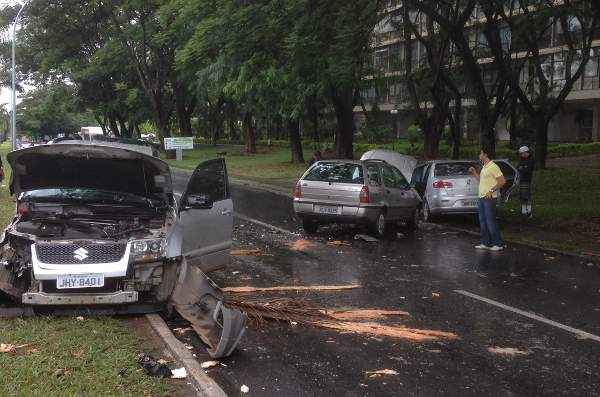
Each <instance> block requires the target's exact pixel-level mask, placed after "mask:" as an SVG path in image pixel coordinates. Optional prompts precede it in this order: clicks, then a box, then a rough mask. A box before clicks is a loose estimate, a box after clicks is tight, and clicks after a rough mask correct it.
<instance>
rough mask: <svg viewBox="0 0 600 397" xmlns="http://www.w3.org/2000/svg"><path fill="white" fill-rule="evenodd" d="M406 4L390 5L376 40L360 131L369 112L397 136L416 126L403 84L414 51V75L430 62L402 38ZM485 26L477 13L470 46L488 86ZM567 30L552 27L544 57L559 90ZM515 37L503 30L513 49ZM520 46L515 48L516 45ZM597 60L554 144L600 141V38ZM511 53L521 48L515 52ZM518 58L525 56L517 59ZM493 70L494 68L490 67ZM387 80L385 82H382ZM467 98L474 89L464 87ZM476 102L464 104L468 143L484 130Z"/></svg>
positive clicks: (553, 132)
mask: <svg viewBox="0 0 600 397" xmlns="http://www.w3.org/2000/svg"><path fill="white" fill-rule="evenodd" d="M400 12H401V1H399V0H388V1H387V2H386V7H385V10H384V12H383V13H382V14H381V15H382V17H381V20H380V22H379V24H378V25H377V27H376V28H375V32H374V35H373V41H372V44H371V46H372V50H373V51H372V59H371V64H370V65H369V66H370V68H369V69H370V70H371V71H375V72H376V76H379V78H375V75H373V74H372V73H370V74H369V75H368V76H365V78H364V80H363V83H364V88H363V90H362V93H361V98H362V105H363V106H357V108H356V109H355V110H356V116H357V123H358V124H359V125H360V124H361V123H363V122H364V120H365V115H364V111H365V110H367V111H372V110H374V109H377V110H378V113H379V114H380V115H381V117H382V118H383V119H385V120H386V122H387V123H389V125H390V126H391V128H392V129H393V130H394V133H395V135H396V136H398V137H403V136H405V135H406V134H405V133H406V129H407V127H408V126H409V125H410V124H412V123H413V122H414V119H415V116H416V113H415V111H414V110H413V109H412V106H411V105H410V103H411V101H410V98H409V93H408V90H407V86H406V84H405V83H403V82H402V80H403V79H402V78H401V76H402V75H403V73H404V71H405V70H406V61H407V59H406V54H407V52H408V51H407V49H408V48H409V47H408V46H410V51H409V52H410V54H411V57H410V62H411V65H412V69H413V70H414V69H415V68H418V67H419V65H421V64H424V63H426V62H427V60H426V53H425V48H424V46H423V45H422V43H420V42H419V41H418V40H416V38H414V37H413V38H412V39H411V40H408V41H407V40H405V39H404V38H403V35H402V34H400V32H399V30H398V29H399V27H400V26H401V23H400V22H399V21H401V15H400ZM410 18H411V20H413V21H416V23H417V24H422V23H424V21H419V20H418V19H419V18H422V19H423V20H424V17H423V16H422V15H420V14H418V13H416V12H411V14H410ZM483 22H485V18H484V16H483V13H482V12H481V10H480V9H479V8H476V9H475V11H474V12H473V15H472V16H471V21H470V22H469V23H468V24H467V29H468V30H467V34H468V38H469V44H470V45H471V46H472V48H475V47H478V49H480V51H477V54H478V62H479V63H480V64H481V65H482V70H483V73H484V74H483V81H484V84H486V85H487V84H489V85H491V84H493V82H494V81H495V75H494V73H497V72H496V71H494V69H493V68H492V67H491V66H492V64H493V59H492V58H490V56H491V54H488V53H486V43H487V40H486V38H485V35H484V34H483V32H482V23H483ZM578 24H579V22H578V20H577V18H574V17H572V18H569V19H568V26H569V28H570V29H577V28H578ZM562 30H563V28H562V25H561V24H560V23H558V21H556V22H555V23H553V24H552V26H551V28H550V29H548V31H547V33H546V34H545V35H544V37H543V39H542V42H541V43H540V44H541V45H540V54H541V55H542V57H543V58H542V60H543V70H544V75H545V76H546V78H547V79H548V80H549V82H550V84H551V85H552V86H553V87H556V89H559V88H560V87H561V84H562V85H564V78H565V60H564V59H563V58H564V51H565V47H564V37H563V35H564V34H563V31H562ZM510 36H511V35H510V31H509V30H508V29H506V30H504V29H503V30H501V40H502V42H503V44H506V45H507V46H508V45H510V44H511V37H510ZM512 44H514V43H512ZM592 47H593V49H592V51H591V53H590V55H591V59H590V61H589V62H588V64H587V66H586V67H585V70H584V72H583V75H582V76H581V78H580V79H578V80H577V81H576V82H575V84H574V86H573V89H572V90H571V92H570V93H569V95H568V97H567V99H566V101H565V103H564V105H563V106H562V108H561V109H560V111H559V112H558V114H557V115H556V116H555V117H554V119H553V120H552V121H551V123H550V125H549V140H550V141H551V142H592V141H600V32H598V34H597V37H595V40H594V42H593V45H592ZM510 48H511V49H513V48H517V46H516V45H515V46H511V47H510ZM514 56H519V55H518V54H515V55H514ZM486 64H489V65H490V68H486V67H485V65H486ZM381 77H383V78H381ZM521 83H522V84H528V76H527V70H526V68H523V70H522V72H521ZM463 89H464V90H465V93H467V92H468V87H466V86H465V87H463ZM473 104H474V102H473V100H471V99H469V96H468V94H466V95H465V99H464V100H463V112H464V114H463V117H462V121H463V123H464V124H463V131H464V133H465V135H466V137H472V138H475V137H477V134H478V126H477V120H476V115H475V112H474V110H473ZM508 124H509V121H508V117H507V116H502V117H500V119H499V121H498V123H497V126H496V131H497V135H498V139H500V140H508V139H509V133H508V127H507V126H508Z"/></svg>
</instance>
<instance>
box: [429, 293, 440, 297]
mask: <svg viewBox="0 0 600 397" xmlns="http://www.w3.org/2000/svg"><path fill="white" fill-rule="evenodd" d="M431 297H432V298H439V297H440V294H439V293H438V292H432V293H431Z"/></svg>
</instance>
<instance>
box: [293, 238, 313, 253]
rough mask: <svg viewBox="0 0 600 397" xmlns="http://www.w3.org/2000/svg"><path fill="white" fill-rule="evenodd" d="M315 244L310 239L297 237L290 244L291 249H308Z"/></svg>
mask: <svg viewBox="0 0 600 397" xmlns="http://www.w3.org/2000/svg"><path fill="white" fill-rule="evenodd" d="M316 246H317V244H316V243H315V242H313V241H310V240H305V239H299V240H296V241H294V242H293V243H292V244H290V248H291V249H292V251H310V250H311V249H314V248H315V247H316Z"/></svg>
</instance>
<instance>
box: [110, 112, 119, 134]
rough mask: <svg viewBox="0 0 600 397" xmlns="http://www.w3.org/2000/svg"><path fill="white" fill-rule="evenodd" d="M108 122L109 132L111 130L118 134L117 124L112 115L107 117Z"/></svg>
mask: <svg viewBox="0 0 600 397" xmlns="http://www.w3.org/2000/svg"><path fill="white" fill-rule="evenodd" d="M108 124H109V125H110V132H112V133H113V135H114V136H119V135H120V133H119V125H118V124H117V121H116V120H115V119H114V117H108Z"/></svg>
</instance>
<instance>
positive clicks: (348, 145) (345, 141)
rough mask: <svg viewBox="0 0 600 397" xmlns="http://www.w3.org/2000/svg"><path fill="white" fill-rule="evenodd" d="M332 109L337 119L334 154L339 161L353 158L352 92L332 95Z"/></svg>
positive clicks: (346, 91)
mask: <svg viewBox="0 0 600 397" xmlns="http://www.w3.org/2000/svg"><path fill="white" fill-rule="evenodd" d="M332 102H333V107H334V109H335V116H336V119H337V130H336V133H335V154H336V156H337V157H338V158H340V159H353V158H354V131H355V128H356V127H355V124H354V92H353V90H352V89H348V88H347V89H343V90H342V91H341V93H340V94H338V95H333V98H332Z"/></svg>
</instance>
